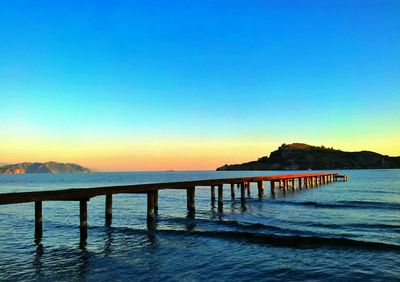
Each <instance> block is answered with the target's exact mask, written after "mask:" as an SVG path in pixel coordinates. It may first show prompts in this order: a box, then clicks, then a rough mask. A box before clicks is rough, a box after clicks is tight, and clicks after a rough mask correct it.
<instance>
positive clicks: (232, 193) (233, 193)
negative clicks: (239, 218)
mask: <svg viewBox="0 0 400 282" xmlns="http://www.w3.org/2000/svg"><path fill="white" fill-rule="evenodd" d="M231 198H232V200H234V199H235V184H234V183H231Z"/></svg>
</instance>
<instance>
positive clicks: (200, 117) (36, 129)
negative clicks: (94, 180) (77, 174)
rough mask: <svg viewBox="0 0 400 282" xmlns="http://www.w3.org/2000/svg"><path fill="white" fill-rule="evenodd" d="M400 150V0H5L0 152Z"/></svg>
mask: <svg viewBox="0 0 400 282" xmlns="http://www.w3.org/2000/svg"><path fill="white" fill-rule="evenodd" d="M292 142H304V143H308V144H313V145H325V146H328V147H334V148H337V149H343V150H349V151H355V150H372V151H377V152H380V153H383V154H388V155H400V1H398V0H394V1H368V0H362V1H356V0H355V1H340V0H338V1H314V0H313V1H281V0H279V1H278V0H277V1H215V0H212V1H211V0H210V1H204V0H201V1H200V0H199V1H38V0H37V1H16V0H12V1H11V0H10V1H7V0H6V1H2V2H1V3H0V163H17V162H23V161H49V160H53V161H60V162H75V163H79V164H81V165H84V166H88V167H90V168H93V169H96V170H99V171H132V170H165V169H176V170H180V169H182V170H193V169H215V168H216V167H218V166H221V165H224V164H226V163H240V162H244V161H249V160H254V159H257V158H259V157H261V156H265V155H269V153H270V152H271V151H273V150H275V149H276V148H277V147H278V146H279V145H281V144H282V143H292Z"/></svg>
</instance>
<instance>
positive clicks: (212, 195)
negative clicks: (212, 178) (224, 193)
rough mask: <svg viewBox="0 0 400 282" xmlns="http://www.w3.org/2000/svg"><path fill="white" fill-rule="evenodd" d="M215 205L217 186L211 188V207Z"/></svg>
mask: <svg viewBox="0 0 400 282" xmlns="http://www.w3.org/2000/svg"><path fill="white" fill-rule="evenodd" d="M214 204H215V186H211V205H213V206H214Z"/></svg>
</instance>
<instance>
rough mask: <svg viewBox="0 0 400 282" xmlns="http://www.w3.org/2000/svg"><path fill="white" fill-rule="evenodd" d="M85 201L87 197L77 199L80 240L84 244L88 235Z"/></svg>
mask: <svg viewBox="0 0 400 282" xmlns="http://www.w3.org/2000/svg"><path fill="white" fill-rule="evenodd" d="M87 202H88V199H81V200H80V201H79V218H80V224H79V229H80V242H81V244H85V243H86V240H87V236H88V223H87V217H88V214H87Z"/></svg>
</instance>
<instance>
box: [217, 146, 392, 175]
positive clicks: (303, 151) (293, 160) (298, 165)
mask: <svg viewBox="0 0 400 282" xmlns="http://www.w3.org/2000/svg"><path fill="white" fill-rule="evenodd" d="M377 168H400V157H389V156H387V155H381V154H378V153H375V152H370V151H360V152H345V151H341V150H335V149H333V148H325V147H324V146H320V147H318V146H311V145H308V144H303V143H293V144H289V145H286V144H283V145H282V146H280V147H279V148H278V150H276V151H273V152H272V153H271V154H270V156H269V157H267V156H265V157H261V158H259V159H258V160H256V161H251V162H247V163H242V164H234V165H224V166H222V167H219V168H217V170H308V169H313V170H320V169H321V170H323V169H377Z"/></svg>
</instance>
